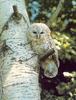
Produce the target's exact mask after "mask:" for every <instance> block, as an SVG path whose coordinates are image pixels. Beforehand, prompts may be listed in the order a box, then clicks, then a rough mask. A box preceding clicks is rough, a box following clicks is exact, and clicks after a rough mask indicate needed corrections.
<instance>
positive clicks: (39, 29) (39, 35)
mask: <svg viewBox="0 0 76 100" xmlns="http://www.w3.org/2000/svg"><path fill="white" fill-rule="evenodd" d="M29 31H30V32H29V36H30V38H31V39H34V40H35V39H36V40H40V39H44V38H46V37H47V36H49V35H50V32H51V31H50V29H49V28H48V26H47V25H45V24H43V23H34V24H32V25H31V26H30V29H29Z"/></svg>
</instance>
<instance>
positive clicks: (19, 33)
mask: <svg viewBox="0 0 76 100" xmlns="http://www.w3.org/2000/svg"><path fill="white" fill-rule="evenodd" d="M13 5H16V6H17V7H18V11H19V13H20V14H22V16H24V17H25V18H23V17H21V19H20V20H14V19H13V18H12V17H11V19H9V18H10V16H11V15H12V13H13V8H12V6H13ZM7 21H8V28H7V29H3V26H4V25H5V23H6V22H7ZM28 25H30V23H29V19H28V16H27V12H26V8H25V3H24V0H0V33H1V41H3V40H6V45H7V46H8V47H9V48H8V50H5V51H2V52H0V100H40V90H39V82H38V76H39V74H38V59H37V56H36V55H34V53H33V51H32V50H31V48H30V44H28V43H27V37H26V34H27V32H26V31H27V29H28Z"/></svg>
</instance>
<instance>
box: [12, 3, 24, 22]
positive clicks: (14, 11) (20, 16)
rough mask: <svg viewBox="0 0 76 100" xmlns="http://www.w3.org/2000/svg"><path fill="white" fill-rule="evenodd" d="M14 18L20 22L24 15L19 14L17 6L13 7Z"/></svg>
mask: <svg viewBox="0 0 76 100" xmlns="http://www.w3.org/2000/svg"><path fill="white" fill-rule="evenodd" d="M13 18H16V19H18V20H20V19H21V18H22V15H21V14H20V13H19V11H18V8H17V6H16V5H13Z"/></svg>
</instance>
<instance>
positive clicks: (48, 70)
mask: <svg viewBox="0 0 76 100" xmlns="http://www.w3.org/2000/svg"><path fill="white" fill-rule="evenodd" d="M50 33H51V31H50V29H49V27H48V26H47V25H46V24H44V23H33V24H31V25H30V27H29V29H28V34H27V39H28V41H30V45H31V48H32V50H33V51H34V53H35V54H37V55H38V56H41V55H43V54H45V53H46V52H47V51H48V50H51V49H54V51H55V52H54V53H53V54H52V55H50V56H49V57H48V58H47V59H46V60H45V61H40V66H41V67H42V68H43V70H44V75H45V76H46V77H49V78H53V77H55V76H56V75H57V74H58V67H59V60H58V51H57V49H56V46H55V43H54V41H53V39H52V37H51V35H50Z"/></svg>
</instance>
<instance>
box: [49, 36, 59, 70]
mask: <svg viewBox="0 0 76 100" xmlns="http://www.w3.org/2000/svg"><path fill="white" fill-rule="evenodd" d="M49 44H50V48H53V49H54V51H55V52H54V53H53V55H52V59H53V60H54V62H55V64H56V65H57V67H58V68H59V60H58V50H57V48H56V45H55V42H54V40H53V39H52V37H51V36H50V37H49Z"/></svg>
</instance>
